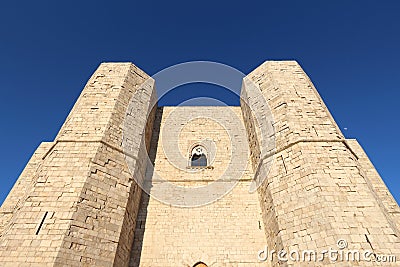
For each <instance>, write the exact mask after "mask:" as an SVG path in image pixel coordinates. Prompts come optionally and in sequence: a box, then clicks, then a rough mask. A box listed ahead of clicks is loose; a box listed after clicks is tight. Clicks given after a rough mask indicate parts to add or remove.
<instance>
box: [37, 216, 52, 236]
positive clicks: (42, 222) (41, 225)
mask: <svg viewBox="0 0 400 267" xmlns="http://www.w3.org/2000/svg"><path fill="white" fill-rule="evenodd" d="M47 214H49V212H48V211H46V212H45V213H44V216H43V218H42V221H41V222H40V224H39V227H38V228H37V230H36V235H38V234H39V232H40V230H41V229H42V227H43V224H44V220H46V217H47Z"/></svg>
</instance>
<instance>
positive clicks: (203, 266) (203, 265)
mask: <svg viewBox="0 0 400 267" xmlns="http://www.w3.org/2000/svg"><path fill="white" fill-rule="evenodd" d="M193 267H207V264H205V263H204V262H201V261H199V262H198V263H196V264H195V265H193Z"/></svg>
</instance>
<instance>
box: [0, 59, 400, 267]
mask: <svg viewBox="0 0 400 267" xmlns="http://www.w3.org/2000/svg"><path fill="white" fill-rule="evenodd" d="M245 80H246V81H249V82H251V83H253V84H255V86H256V87H257V90H259V92H261V95H262V97H263V98H264V99H265V100H266V101H265V103H262V102H260V101H258V98H257V97H254V95H253V94H252V93H251V90H250V88H249V86H248V85H247V83H246V82H244V83H243V86H242V100H243V101H242V104H241V106H237V107H233V106H232V107H198V106H196V107H190V106H185V107H157V106H156V105H155V103H156V99H157V97H156V93H155V88H154V80H152V78H151V77H149V76H148V75H147V74H146V73H144V72H143V71H141V70H140V69H139V68H137V67H136V66H134V65H133V64H131V63H103V64H101V65H100V66H99V68H98V69H97V70H96V72H95V73H94V74H93V75H92V77H91V78H90V80H89V81H88V83H87V84H86V86H85V88H84V89H83V91H82V93H81V95H80V97H79V99H78V101H77V102H76V104H75V105H74V107H73V109H72V110H71V112H70V114H69V116H68V117H67V119H66V121H65V123H64V125H63V126H62V128H61V130H60V132H59V133H58V135H57V136H56V138H55V140H54V141H53V142H43V143H42V144H41V145H40V146H39V147H38V148H37V149H36V151H35V153H34V154H33V155H32V158H31V159H30V161H29V162H28V164H27V166H26V167H25V169H24V170H23V172H22V173H21V175H20V177H19V179H18V180H17V182H16V183H15V185H14V187H13V189H12V190H11V192H10V193H9V195H8V197H7V199H6V200H5V201H4V203H3V205H2V206H1V209H0V215H1V217H0V265H1V266H164V267H165V266H198V267H199V266H290V265H299V264H300V265H301V262H300V263H299V261H303V262H304V261H307V263H305V264H311V265H317V266H320V265H340V264H341V265H342V266H348V265H361V266H366V265H369V266H375V265H379V264H381V262H370V261H363V262H361V263H359V261H361V260H362V259H361V260H358V261H350V262H349V261H345V260H343V259H342V260H337V261H332V259H331V258H328V257H324V258H322V260H321V261H319V258H320V257H321V256H320V253H321V252H322V254H323V255H324V252H323V251H324V250H329V249H330V248H334V249H336V250H340V251H342V252H343V251H347V250H353V251H355V250H357V251H360V252H361V253H362V252H363V251H371V254H372V256H373V257H375V259H376V258H378V260H379V259H382V258H379V257H380V256H385V257H386V258H385V259H389V256H391V258H390V259H391V260H392V261H393V259H395V258H394V257H397V259H398V258H399V257H400V238H399V237H400V235H399V234H400V233H399V230H400V209H399V206H398V205H397V203H396V202H395V200H394V199H393V197H392V196H391V194H390V192H389V191H388V189H387V188H386V186H385V184H384V183H383V181H382V179H381V178H380V176H379V174H378V173H377V171H376V170H375V168H374V167H373V165H372V163H371V162H370V161H369V159H368V157H367V155H366V154H365V152H364V151H363V149H362V148H361V146H360V145H359V144H358V142H357V141H356V140H348V139H345V137H344V136H343V134H342V133H341V131H340V130H339V128H338V127H337V125H336V123H335V121H334V119H333V118H332V116H331V115H330V113H329V111H328V109H327V108H326V106H325V104H324V103H323V101H322V99H321V98H320V96H319V94H318V92H317V91H316V89H315V88H314V86H313V84H312V82H311V81H310V79H309V78H308V76H307V75H306V74H305V73H304V71H303V70H302V68H301V67H300V66H299V64H298V63H296V62H295V61H267V62H265V63H264V64H262V65H261V66H259V67H258V68H257V69H255V70H254V71H253V72H251V73H250V74H249V75H247V77H246V78H245ZM263 105H268V107H269V111H270V113H271V115H272V116H273V118H274V122H273V127H274V134H273V138H274V144H275V145H274V150H273V151H272V150H271V149H270V148H269V147H268V144H267V143H265V142H263V136H262V133H261V132H260V129H261V128H262V127H263V125H262V122H259V121H258V120H257V118H259V117H263V116H264V115H265V114H264V113H265V112H266V111H265V110H266V107H265V106H263ZM254 107H255V108H254ZM189 115H193V116H194V117H195V118H194V119H190V120H188V119H187V118H188V116H189ZM127 117H129V120H128V121H129V123H128V126H126V121H127ZM124 127H128V128H129V129H130V130H131V131H130V134H129V136H128V137H126V136H124ZM177 129H179V130H177ZM124 138H127V140H128V143H129V153H128V152H127V151H126V150H125V149H124V147H123V143H124V140H125V139H124ZM172 138H175V139H176V140H177V143H176V147H173V145H171V143H173V142H172V141H171V140H172ZM175 139H174V140H175ZM163 140H164V142H163ZM233 141H235V142H236V143H237V144H240V145H241V147H242V148H243V149H245V148H246V149H248V153H247V152H244V150H243V151H241V150H237V147H236V145H235V146H233V145H232V142H233ZM168 146H171V148H172V149H168ZM171 151H172V152H171ZM147 155H148V158H149V159H150V162H151V164H149V161H148V159H147ZM179 155H184V157H183V158H181V159H180V160H177V162H175V163H173V162H171V159H174V158H175V156H176V157H177V158H178V157H179ZM202 157H204V158H202ZM235 157H236V158H235ZM233 159H234V160H233ZM232 161H233V163H234V164H233V165H235V164H236V163H237V162H241V163H243V164H242V165H243V166H242V167H241V168H240V177H239V178H237V177H235V175H236V172H232V173H231V174H230V175H228V176H227V177H226V178H224V179H219V177H221V176H223V175H224V173H225V172H226V170H227V169H229V168H230V167H231V166H232ZM268 164H270V166H269V167H268V168H266V166H267V165H268ZM149 165H152V166H149ZM236 165H237V164H236ZM179 166H184V167H182V168H178V167H179ZM149 170H150V171H149ZM148 174H150V175H148ZM156 174H158V175H162V177H163V178H164V179H165V180H164V181H159V180H158V176H157V177H156ZM147 178H150V180H149V181H150V184H151V185H150V187H149V188H147V189H149V190H150V193H151V192H156V191H152V190H156V189H157V188H158V187H157V185H159V184H161V185H163V184H174V185H178V186H181V187H182V188H192V187H194V188H195V187H201V186H204V185H210V184H214V185H215V184H216V185H217V187H218V188H224V186H228V187H229V186H230V184H231V183H232V181H233V180H235V183H234V186H233V187H232V188H230V187H229V190H227V192H226V194H224V195H223V196H217V197H215V200H214V201H209V203H207V204H206V205H199V206H196V207H180V206H177V205H173V204H171V203H169V204H168V203H165V201H160V199H158V198H157V197H152V194H150V196H149V194H147V193H146V192H143V193H142V188H146V186H145V183H144V182H143V183H142V181H147V180H146V179H147ZM254 181H260V184H259V186H258V189H257V190H256V191H255V192H249V188H250V187H251V185H252V183H253V182H254ZM161 188H164V187H161ZM165 188H167V187H165ZM161 192H162V193H164V194H165V196H167V197H170V199H171V200H175V199H181V200H182V196H180V195H179V194H176V193H174V192H172V191H168V189H165V191H162V190H161ZM202 194H204V192H203V191H198V192H197V191H196V193H194V194H193V197H194V198H196V197H199V198H202V197H206V196H205V195H202ZM191 197H192V196H191ZM182 201H186V200H185V198H184V197H183V200H182ZM338 241H340V242H338ZM343 244H344V245H343ZM338 246H339V248H338ZM266 247H267V248H268V250H269V251H272V250H274V251H277V252H278V251H281V250H286V251H288V252H289V251H291V250H293V251H298V252H299V253H300V256H301V255H302V252H304V251H307V253H308V254H310V251H315V252H317V253H318V255H317V257H318V259H316V260H313V259H312V255H311V256H310V257H311V258H310V259H308V260H307V259H301V258H300V259H294V260H293V259H285V256H284V255H283V256H282V255H280V257H278V255H277V254H278V253H275V255H274V254H272V259H271V257H269V258H268V259H265V260H263V259H260V256H265V255H266V254H267V253H268V251H266V249H265V248H266ZM292 256H293V257H294V258H296V257H295V256H296V255H295V254H293V255H292ZM287 257H288V256H287V255H286V258H287ZM381 261H382V260H381ZM385 264H388V263H387V262H386V263H385ZM393 264H394V263H393Z"/></svg>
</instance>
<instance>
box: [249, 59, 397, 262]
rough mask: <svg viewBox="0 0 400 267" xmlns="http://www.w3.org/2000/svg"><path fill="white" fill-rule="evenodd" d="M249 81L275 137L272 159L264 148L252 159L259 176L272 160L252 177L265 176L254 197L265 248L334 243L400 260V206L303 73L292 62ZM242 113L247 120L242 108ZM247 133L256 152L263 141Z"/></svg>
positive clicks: (264, 69)
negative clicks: (267, 110) (262, 102)
mask: <svg viewBox="0 0 400 267" xmlns="http://www.w3.org/2000/svg"><path fill="white" fill-rule="evenodd" d="M247 78H248V79H250V80H251V81H252V82H254V83H255V85H256V87H257V88H258V89H259V90H260V92H261V93H262V94H263V96H264V98H265V99H266V102H267V103H268V105H269V107H270V109H271V112H272V115H273V118H274V121H273V125H274V128H275V133H276V134H275V136H274V137H275V140H276V150H275V153H274V154H272V155H268V154H267V153H264V155H263V154H262V151H263V150H264V151H265V150H266V148H263V147H261V148H254V150H255V151H256V150H259V151H261V152H260V155H258V158H260V159H259V160H258V158H257V155H256V156H255V157H253V160H256V161H257V160H258V162H255V164H260V166H261V168H260V166H258V167H259V169H260V170H262V165H263V164H265V162H267V161H268V160H271V157H272V159H273V165H272V168H271V169H270V171H269V173H268V174H266V173H264V172H262V171H261V172H259V173H256V178H257V176H259V175H267V178H266V180H265V182H264V183H263V184H262V185H261V187H260V188H259V190H258V192H259V196H260V203H261V209H262V214H263V221H264V225H265V229H266V236H267V241H268V245H269V246H270V247H271V248H272V249H276V250H280V249H286V250H288V251H289V250H291V249H296V250H307V249H308V250H317V251H318V250H319V251H321V250H323V249H329V247H332V248H337V244H336V242H337V241H338V240H339V239H345V240H346V241H347V242H348V248H349V249H364V250H366V249H369V250H372V251H373V252H374V253H377V254H391V255H397V256H398V255H399V252H400V251H399V249H400V246H399V245H400V239H399V234H398V226H396V223H397V224H398V218H396V217H395V216H396V215H395V213H396V212H397V211H396V212H395V210H398V206H397V204H395V202H394V201H393V199H392V198H391V196H389V195H390V193H389V192H388V190H387V188H386V186H385V185H384V184H383V183H382V180H381V179H380V178H378V174H377V173H376V172H375V171H374V170H373V168H372V165H370V164H369V163H368V162H369V161H368V162H367V160H366V155H365V154H363V153H362V152H360V149H359V148H356V149H357V152H356V151H354V150H353V149H352V147H355V145H354V144H353V143H354V142H351V143H352V144H351V145H349V142H348V141H346V140H345V138H344V137H343V135H342V134H341V132H340V130H339V129H338V127H337V125H336V123H335V121H334V120H333V118H332V116H331V115H330V114H329V111H328V110H327V108H326V107H325V105H324V103H323V101H322V99H321V98H320V97H319V95H318V93H317V91H316V90H315V88H314V86H313V84H312V83H311V81H310V79H309V78H308V77H307V75H306V74H305V73H304V71H303V70H302V69H301V67H300V66H299V65H298V64H297V63H296V62H295V61H279V62H274V61H269V62H265V63H264V64H262V65H261V66H260V67H258V68H257V69H256V70H254V71H253V72H252V73H250V74H249V75H248V76H247ZM248 88H249V87H247V88H246V87H245V88H244V90H248ZM243 95H244V96H245V97H247V101H248V102H249V103H250V106H251V105H252V103H253V102H255V101H256V99H252V98H251V97H248V94H246V91H244V94H243ZM256 104H257V103H256ZM256 112H257V110H256ZM243 113H244V117H245V118H246V117H250V116H251V115H250V114H249V111H248V108H247V107H246V106H245V105H243ZM246 121H247V122H248V123H249V122H251V121H250V120H246ZM252 127H253V128H254V127H255V126H254V125H249V126H248V127H247V128H248V132H249V143H250V145H251V146H255V145H257V143H259V142H258V140H257V139H259V138H260V137H259V136H257V135H254V134H252V130H251V128H252ZM260 146H262V145H261V144H260ZM251 150H253V147H251ZM357 154H359V156H358V155H357ZM258 178H260V177H258ZM261 178H263V177H261ZM324 263H325V264H330V262H329V261H328V260H326V261H325V262H324ZM274 264H275V265H282V266H285V265H291V264H295V263H293V262H289V263H287V262H277V261H274ZM331 264H334V265H338V264H339V265H340V264H342V265H343V266H347V265H348V264H349V263H348V262H344V263H331ZM362 264H363V265H368V264H369V265H371V266H375V265H377V264H378V263H366V262H363V263H362Z"/></svg>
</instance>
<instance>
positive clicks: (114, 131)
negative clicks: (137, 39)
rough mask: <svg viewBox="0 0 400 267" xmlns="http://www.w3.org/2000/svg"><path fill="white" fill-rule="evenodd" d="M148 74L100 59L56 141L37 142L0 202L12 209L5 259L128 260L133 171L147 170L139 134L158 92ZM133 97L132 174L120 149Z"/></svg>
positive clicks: (135, 196) (55, 262)
mask: <svg viewBox="0 0 400 267" xmlns="http://www.w3.org/2000/svg"><path fill="white" fill-rule="evenodd" d="M148 81H149V77H148V76H147V75H146V74H145V73H144V72H142V71H141V70H140V69H138V68H137V67H135V66H134V65H132V64H130V63H104V64H101V65H100V67H99V68H98V69H97V70H96V72H95V73H94V74H93V75H92V77H91V78H90V80H89V81H88V83H87V85H86V86H85V88H84V90H83V91H82V94H81V95H80V97H79V99H78V101H77V103H76V104H75V106H74V107H73V109H72V111H71V113H70V115H69V116H68V118H67V120H66V122H65V123H64V125H63V126H62V128H61V130H60V132H59V134H58V135H57V137H56V139H55V141H54V142H52V143H45V144H43V145H41V146H40V147H39V148H38V150H37V151H36V153H35V154H34V155H33V157H32V159H31V160H30V162H29V163H28V165H27V167H26V169H25V170H24V172H23V173H22V174H21V176H20V178H19V179H18V181H17V183H16V185H15V187H14V189H13V190H12V191H11V192H10V195H9V196H8V198H7V200H6V201H5V203H4V205H3V206H2V212H7V213H8V215H9V216H7V221H6V222H5V223H3V224H4V226H3V230H2V232H1V236H0V261H1V265H2V266H18V265H22V266H26V265H31V266H34V265H37V266H46V265H47V266H65V265H68V266H111V265H113V264H114V265H116V266H121V265H123V264H127V262H128V258H129V254H130V247H131V243H132V240H133V230H132V229H134V227H135V218H136V214H137V210H138V205H139V200H140V196H141V190H140V188H139V187H138V186H137V184H136V182H135V181H134V180H133V179H132V176H134V177H135V176H143V175H144V170H145V166H144V165H143V164H144V162H141V161H142V160H141V158H140V154H141V153H143V150H146V148H145V147H144V146H143V143H142V142H141V140H142V138H144V129H145V127H146V121H147V114H149V113H150V109H151V105H150V103H152V101H151V99H153V98H155V96H154V91H153V88H152V85H153V83H152V82H151V80H150V82H148ZM131 99H132V101H133V103H134V105H133V106H134V107H135V108H136V109H139V110H141V113H137V112H132V111H130V114H131V121H130V123H131V124H133V125H135V129H136V131H135V132H133V133H132V135H133V136H131V139H132V140H133V141H132V142H133V143H134V145H133V146H132V147H133V149H132V151H130V152H131V156H132V157H133V162H134V164H136V165H135V166H136V167H135V168H134V171H133V172H132V173H131V172H130V171H129V169H128V168H127V166H126V161H125V155H124V151H123V150H122V148H121V144H122V128H123V125H124V119H125V117H126V116H125V115H126V111H127V107H128V103H129V101H130V100H131ZM151 122H152V120H151V119H150V120H149V123H151ZM147 135H149V136H150V135H151V132H150V133H149V132H148V133H147ZM5 209H6V210H5ZM125 239H128V240H129V241H125Z"/></svg>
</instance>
